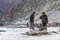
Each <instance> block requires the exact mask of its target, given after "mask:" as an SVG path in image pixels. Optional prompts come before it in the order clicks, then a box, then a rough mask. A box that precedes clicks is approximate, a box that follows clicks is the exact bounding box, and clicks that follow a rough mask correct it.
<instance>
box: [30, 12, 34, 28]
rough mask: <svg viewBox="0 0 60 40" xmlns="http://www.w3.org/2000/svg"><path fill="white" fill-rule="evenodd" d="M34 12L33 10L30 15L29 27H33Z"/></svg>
mask: <svg viewBox="0 0 60 40" xmlns="http://www.w3.org/2000/svg"><path fill="white" fill-rule="evenodd" d="M34 14H35V12H33V13H32V14H31V16H30V29H34Z"/></svg>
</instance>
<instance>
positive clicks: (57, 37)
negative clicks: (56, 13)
mask: <svg viewBox="0 0 60 40" xmlns="http://www.w3.org/2000/svg"><path fill="white" fill-rule="evenodd" d="M0 30H5V31H6V32H0V40H60V33H59V34H55V33H51V35H42V36H27V35H22V34H21V33H24V32H26V31H29V29H28V28H7V27H0ZM58 30H59V27H48V32H51V31H58Z"/></svg>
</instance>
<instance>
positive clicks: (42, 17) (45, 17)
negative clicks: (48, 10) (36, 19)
mask: <svg viewBox="0 0 60 40" xmlns="http://www.w3.org/2000/svg"><path fill="white" fill-rule="evenodd" d="M40 19H41V21H42V23H43V22H46V23H48V18H47V15H42V16H40Z"/></svg>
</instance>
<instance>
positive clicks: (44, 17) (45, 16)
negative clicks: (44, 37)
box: [40, 12, 48, 31]
mask: <svg viewBox="0 0 60 40" xmlns="http://www.w3.org/2000/svg"><path fill="white" fill-rule="evenodd" d="M40 19H41V21H42V26H43V27H42V28H41V30H46V31H47V27H46V26H47V23H48V17H47V15H46V14H45V12H42V16H40Z"/></svg>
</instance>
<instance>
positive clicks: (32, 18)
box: [30, 14, 34, 22]
mask: <svg viewBox="0 0 60 40" xmlns="http://www.w3.org/2000/svg"><path fill="white" fill-rule="evenodd" d="M30 22H34V14H32V15H31V16H30Z"/></svg>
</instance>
